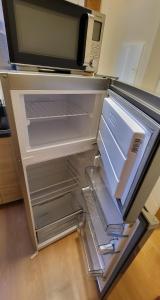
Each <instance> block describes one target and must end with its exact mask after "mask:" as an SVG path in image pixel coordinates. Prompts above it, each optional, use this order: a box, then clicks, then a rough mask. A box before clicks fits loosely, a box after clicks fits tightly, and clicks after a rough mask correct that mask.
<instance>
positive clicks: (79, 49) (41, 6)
mask: <svg viewBox="0 0 160 300" xmlns="http://www.w3.org/2000/svg"><path fill="white" fill-rule="evenodd" d="M2 5H3V13H4V21H5V27H6V35H7V42H8V49H9V59H10V63H11V65H12V66H14V67H15V66H16V67H18V66H19V67H20V66H26V65H27V66H36V67H38V68H42V67H43V68H44V67H47V68H53V69H55V70H56V69H59V70H60V69H62V70H82V71H88V72H94V73H96V72H97V69H98V63H99V58H100V51H101V44H102V36H103V29H104V23H105V15H104V14H102V13H99V12H96V11H93V10H90V9H88V8H85V7H82V6H79V5H75V4H73V3H70V2H68V1H64V0H54V1H51V0H2Z"/></svg>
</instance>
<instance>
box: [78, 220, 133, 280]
mask: <svg viewBox="0 0 160 300" xmlns="http://www.w3.org/2000/svg"><path fill="white" fill-rule="evenodd" d="M131 230H132V229H131V228H130V226H128V225H126V228H125V231H126V233H127V234H128V235H129V234H130V232H131ZM79 233H80V240H81V245H82V254H83V257H84V262H85V265H86V268H87V272H88V273H89V274H90V275H91V276H94V277H98V278H105V277H106V276H108V275H109V272H110V268H111V267H112V266H113V265H114V264H115V262H116V261H117V260H118V258H119V256H120V255H121V251H122V249H123V247H124V245H125V244H126V243H127V240H128V239H124V238H121V239H114V238H111V237H109V236H108V237H107V233H106V240H107V239H108V243H107V244H105V245H100V247H97V241H96V238H95V233H94V231H93V227H92V224H91V221H90V218H89V217H88V216H87V217H86V219H85V222H84V224H83V225H82V226H80V228H79ZM116 243H117V248H118V250H117V251H114V252H113V250H114V249H115V248H116ZM111 244H112V245H114V246H113V248H112V249H111V246H112V245H111ZM109 247H110V248H109ZM104 248H105V249H104Z"/></svg>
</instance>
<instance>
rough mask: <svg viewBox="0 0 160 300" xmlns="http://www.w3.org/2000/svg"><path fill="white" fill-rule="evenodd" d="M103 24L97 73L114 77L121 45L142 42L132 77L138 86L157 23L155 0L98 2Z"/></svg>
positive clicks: (158, 4) (159, 19)
mask: <svg viewBox="0 0 160 300" xmlns="http://www.w3.org/2000/svg"><path fill="white" fill-rule="evenodd" d="M101 11H102V12H103V13H105V14H106V25H105V30H104V38H103V44H102V51H101V59H100V64H99V74H111V75H115V76H116V75H117V63H118V57H119V53H120V51H121V48H122V45H123V43H124V42H128V43H132V42H145V46H144V51H143V55H142V57H141V61H140V64H139V67H138V72H137V75H136V84H137V85H140V84H141V82H142V80H143V76H144V73H145V69H146V67H147V64H148V61H149V58H150V54H151V51H152V45H153V42H154V39H155V36H156V32H157V30H158V25H159V22H160V1H159V0H140V1H139V0H134V1H132V0H118V1H117V0H102V4H101Z"/></svg>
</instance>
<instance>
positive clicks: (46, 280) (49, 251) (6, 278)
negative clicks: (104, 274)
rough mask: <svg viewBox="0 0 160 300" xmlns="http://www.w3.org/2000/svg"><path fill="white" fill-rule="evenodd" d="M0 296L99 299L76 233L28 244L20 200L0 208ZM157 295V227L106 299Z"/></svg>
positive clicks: (5, 299)
mask: <svg viewBox="0 0 160 300" xmlns="http://www.w3.org/2000/svg"><path fill="white" fill-rule="evenodd" d="M0 228H1V229H0V300H98V294H97V290H96V285H95V282H94V281H93V280H92V279H91V278H88V276H87V275H85V269H84V265H83V262H82V259H81V253H80V250H79V243H78V239H77V234H76V233H74V234H72V235H70V236H68V237H67V238H65V239H63V240H61V241H58V242H57V243H55V244H53V245H51V246H49V247H47V248H46V249H44V250H42V251H40V253H39V255H38V256H37V257H35V258H34V259H30V256H31V254H32V247H31V244H30V239H29V236H28V231H27V227H26V219H25V214H24V208H23V204H22V203H20V204H16V205H13V206H10V207H5V208H1V209H0ZM158 295H160V231H158V230H157V231H156V232H155V233H154V234H153V235H152V237H151V238H150V239H149V241H148V242H147V244H146V245H145V247H144V248H143V249H142V250H141V252H140V253H139V255H138V257H137V258H136V260H135V261H134V262H133V263H132V265H131V266H130V268H129V270H128V271H127V272H126V273H125V274H124V276H123V278H122V279H121V281H120V282H119V283H118V285H117V286H116V287H115V288H114V290H113V291H112V293H111V294H110V296H109V297H108V298H107V299H108V300H154V299H155V298H156V297H157V296H158Z"/></svg>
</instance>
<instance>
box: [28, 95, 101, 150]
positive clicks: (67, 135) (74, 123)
mask: <svg viewBox="0 0 160 300" xmlns="http://www.w3.org/2000/svg"><path fill="white" fill-rule="evenodd" d="M97 105H98V106H99V103H97V102H96V95H95V94H93V95H92V94H68V91H66V94H57V93H56V94H37V95H36V94H28V95H24V106H25V115H26V124H27V132H28V147H29V148H33V149H34V148H39V147H44V146H49V145H57V144H61V143H68V142H71V141H75V140H78V141H81V140H84V139H92V138H93V139H94V138H96V131H97V125H98V123H97V121H98V120H97V117H96V115H97V109H96V106H97Z"/></svg>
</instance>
